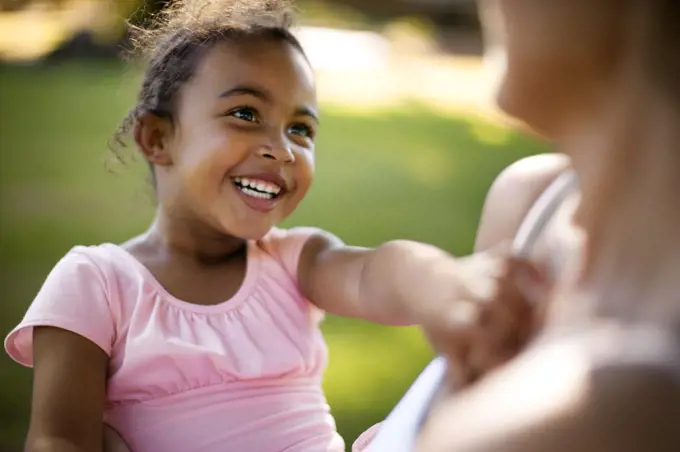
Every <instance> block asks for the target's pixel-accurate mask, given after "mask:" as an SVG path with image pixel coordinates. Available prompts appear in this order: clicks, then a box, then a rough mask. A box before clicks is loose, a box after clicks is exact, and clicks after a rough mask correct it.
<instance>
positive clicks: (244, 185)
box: [232, 177, 283, 200]
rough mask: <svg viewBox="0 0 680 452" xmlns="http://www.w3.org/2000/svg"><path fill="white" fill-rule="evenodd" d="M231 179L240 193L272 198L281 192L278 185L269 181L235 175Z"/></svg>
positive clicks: (281, 189) (260, 197)
mask: <svg viewBox="0 0 680 452" xmlns="http://www.w3.org/2000/svg"><path fill="white" fill-rule="evenodd" d="M232 180H233V182H234V185H235V186H236V187H237V188H238V189H239V190H240V191H241V193H243V194H244V195H247V196H251V197H253V198H258V199H267V200H273V199H276V198H278V197H279V196H281V194H282V192H283V188H282V187H281V186H280V185H278V184H277V183H275V182H271V181H266V180H262V179H256V178H249V177H235V178H234V179H232Z"/></svg>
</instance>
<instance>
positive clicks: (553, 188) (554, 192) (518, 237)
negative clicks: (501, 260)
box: [512, 170, 578, 257]
mask: <svg viewBox="0 0 680 452" xmlns="http://www.w3.org/2000/svg"><path fill="white" fill-rule="evenodd" d="M577 189H578V177H577V175H576V172H575V171H573V170H570V171H567V172H564V173H562V174H561V175H560V176H558V177H557V178H556V179H555V180H554V181H553V182H552V183H551V184H550V185H549V186H548V188H547V189H546V190H545V191H544V192H543V193H541V195H540V196H539V197H538V199H537V200H536V202H534V204H533V205H532V206H531V208H530V209H529V212H528V213H527V215H526V216H525V217H524V220H523V221H522V223H521V224H520V226H519V228H518V229H517V233H516V234H515V237H514V240H513V242H512V252H513V254H514V255H515V256H517V257H529V256H530V255H531V252H532V251H533V249H534V245H536V242H537V241H538V238H539V237H540V236H541V234H542V233H543V231H544V230H545V228H546V226H547V225H548V223H549V222H550V220H551V219H552V217H553V215H555V212H557V209H559V207H560V206H561V205H562V202H564V200H565V199H566V198H567V197H568V196H569V195H570V194H572V193H573V192H574V191H575V190H577Z"/></svg>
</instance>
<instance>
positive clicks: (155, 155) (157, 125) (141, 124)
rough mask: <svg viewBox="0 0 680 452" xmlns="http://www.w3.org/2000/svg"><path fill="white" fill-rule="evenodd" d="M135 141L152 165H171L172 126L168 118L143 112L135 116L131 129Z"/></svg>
mask: <svg viewBox="0 0 680 452" xmlns="http://www.w3.org/2000/svg"><path fill="white" fill-rule="evenodd" d="M133 135H134V137H135V142H136V143H137V146H138V147H139V150H140V151H141V152H142V154H143V155H144V158H145V159H146V160H147V161H148V162H149V163H151V164H153V165H158V166H170V165H172V154H171V152H170V143H171V142H172V136H173V128H172V122H171V120H170V119H169V118H161V117H160V116H158V115H155V114H153V113H144V114H143V115H141V116H139V117H138V118H137V122H136V123H135V126H134V129H133Z"/></svg>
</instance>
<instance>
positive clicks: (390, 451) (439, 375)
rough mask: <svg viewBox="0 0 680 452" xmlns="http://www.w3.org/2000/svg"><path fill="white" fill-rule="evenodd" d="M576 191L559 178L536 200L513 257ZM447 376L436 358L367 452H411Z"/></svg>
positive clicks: (572, 177) (570, 179) (567, 178)
mask: <svg viewBox="0 0 680 452" xmlns="http://www.w3.org/2000/svg"><path fill="white" fill-rule="evenodd" d="M577 187H578V180H577V177H576V173H574V172H572V171H569V172H566V173H563V174H562V175H560V176H559V177H558V178H557V179H555V181H554V182H553V183H552V184H550V186H548V188H547V189H546V190H545V191H544V192H543V193H542V194H541V196H539V198H538V199H537V200H536V202H535V203H534V205H533V206H532V207H531V209H530V210H529V213H528V214H527V216H526V217H525V218H524V220H523V221H522V224H521V225H520V227H519V229H518V230H517V234H516V235H515V239H514V241H513V244H512V247H513V253H514V254H515V255H517V256H519V257H529V256H530V255H531V252H532V251H533V248H534V245H535V243H536V241H537V240H538V238H539V237H540V236H541V233H542V232H543V230H544V229H545V227H546V225H547V224H548V223H549V221H550V219H551V218H552V217H553V215H554V214H555V212H556V211H557V209H558V208H559V206H560V205H561V204H562V202H563V201H564V200H565V198H566V197H567V196H569V195H570V194H571V193H573V192H574V191H575V190H576V189H577ZM445 373H446V360H445V359H444V358H443V357H441V356H439V357H437V358H435V359H434V360H433V361H432V362H430V364H428V366H427V367H426V368H425V369H424V370H423V372H422V373H421V374H420V375H419V376H418V378H417V379H416V381H415V382H414V383H413V384H412V385H411V387H410V388H409V390H408V391H407V392H406V394H405V395H404V397H403V398H402V399H401V400H400V401H399V403H398V404H397V406H396V407H395V408H394V409H393V410H392V412H391V413H390V414H389V415H388V416H387V418H386V419H385V421H384V422H383V423H382V424H381V425H380V429H379V430H378V432H377V434H376V436H375V438H374V439H373V441H371V444H370V445H369V452H413V450H414V449H415V443H416V438H417V434H418V431H419V428H420V424H421V422H422V421H423V419H424V417H425V415H426V414H427V411H428V407H429V405H430V402H431V400H432V398H433V397H434V395H435V393H436V392H437V390H438V389H439V387H440V385H441V382H442V381H443V378H444V375H445Z"/></svg>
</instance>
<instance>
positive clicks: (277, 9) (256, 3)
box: [110, 0, 304, 159]
mask: <svg viewBox="0 0 680 452" xmlns="http://www.w3.org/2000/svg"><path fill="white" fill-rule="evenodd" d="M294 13H295V11H294V9H293V7H292V5H291V3H290V2H289V1H287V0H176V1H173V2H172V3H171V5H170V6H169V7H167V8H166V9H164V10H163V11H161V12H160V13H159V14H158V15H157V16H156V17H154V18H153V20H152V22H151V26H150V27H148V28H139V27H132V33H133V38H132V43H133V48H132V51H133V53H134V54H138V55H141V56H142V57H143V58H144V59H145V62H146V64H147V67H146V71H145V73H144V78H143V80H142V86H141V89H140V91H139V95H138V99H137V104H136V105H135V106H134V108H132V110H130V112H129V113H128V115H127V116H126V117H125V119H124V120H123V122H122V123H121V125H120V126H119V127H118V130H117V131H116V133H115V135H114V137H113V140H112V142H111V144H110V147H111V150H112V151H113V152H114V154H115V155H116V157H118V158H119V159H120V158H121V154H120V152H119V151H120V149H121V148H125V147H126V145H125V142H124V138H125V136H126V135H128V134H129V133H130V132H131V130H132V129H133V127H134V126H135V124H136V122H137V121H138V120H139V118H140V117H142V116H143V115H145V114H149V113H151V114H154V115H157V116H159V117H163V118H168V119H170V120H171V121H172V120H173V114H174V113H175V112H174V107H175V105H174V102H175V100H176V98H177V92H178V91H179V89H180V88H181V87H182V85H183V84H184V83H186V82H187V81H188V80H189V79H191V77H192V76H193V75H194V72H195V71H196V67H197V66H198V64H199V62H200V60H201V58H202V57H203V56H204V55H205V54H206V52H207V51H208V50H209V49H210V48H212V47H213V46H214V45H215V44H216V43H218V42H222V41H231V42H234V41H240V40H244V39H252V38H268V39H275V40H281V41H286V42H288V43H289V44H291V45H293V46H294V47H295V48H297V49H298V50H300V52H302V53H303V54H304V51H303V50H302V47H301V45H300V43H299V42H298V40H297V38H295V36H293V34H292V33H291V31H290V29H291V27H292V25H293V19H294V16H295V14H294Z"/></svg>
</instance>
